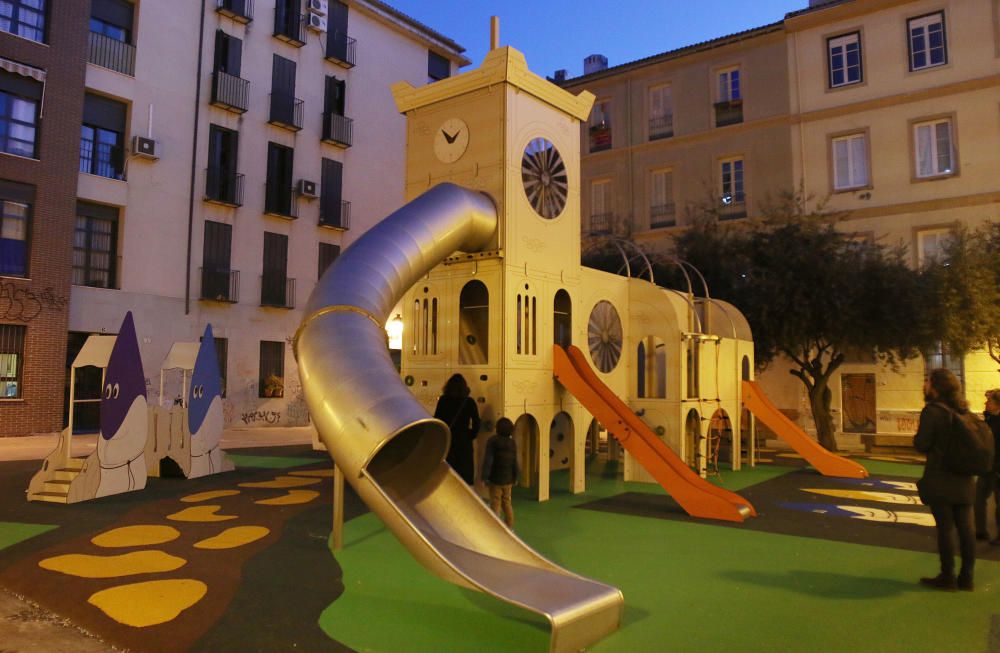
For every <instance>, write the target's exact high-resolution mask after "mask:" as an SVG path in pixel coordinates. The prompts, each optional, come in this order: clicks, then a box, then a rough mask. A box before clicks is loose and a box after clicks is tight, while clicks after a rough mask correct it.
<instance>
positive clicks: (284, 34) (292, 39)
mask: <svg viewBox="0 0 1000 653" xmlns="http://www.w3.org/2000/svg"><path fill="white" fill-rule="evenodd" d="M296 2H298V0H296ZM293 4H294V3H293ZM299 4H301V2H299ZM303 29H305V28H304V26H303V25H302V14H301V13H300V12H299V11H296V10H295V7H293V6H290V5H285V4H282V0H278V3H277V5H276V6H275V7H274V38H276V39H279V40H281V41H284V42H286V43H289V44H291V45H294V46H295V47H297V48H301V47H302V46H303V45H305V44H306V40H305V36H304V35H303V33H302V31H303Z"/></svg>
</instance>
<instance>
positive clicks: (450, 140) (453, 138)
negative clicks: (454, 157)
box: [441, 129, 462, 145]
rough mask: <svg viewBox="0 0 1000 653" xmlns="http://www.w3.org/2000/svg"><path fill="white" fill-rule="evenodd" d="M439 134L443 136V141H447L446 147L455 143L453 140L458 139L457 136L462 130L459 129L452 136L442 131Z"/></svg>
mask: <svg viewBox="0 0 1000 653" xmlns="http://www.w3.org/2000/svg"><path fill="white" fill-rule="evenodd" d="M441 133H442V134H443V135H444V140H446V141H448V145H451V144H452V143H454V142H455V139H456V138H458V135H459V134H461V133H462V130H461V129H459V130H458V131H457V132H455V135H454V136H452V135H451V134H449V133H448V132H446V131H445V130H443V129H442V130H441Z"/></svg>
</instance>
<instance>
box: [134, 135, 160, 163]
mask: <svg viewBox="0 0 1000 653" xmlns="http://www.w3.org/2000/svg"><path fill="white" fill-rule="evenodd" d="M132 154H133V155H134V156H141V157H142V158H144V159H159V158H160V156H159V155H158V154H157V153H156V141H154V140H153V139H152V138H146V137H145V136H133V137H132Z"/></svg>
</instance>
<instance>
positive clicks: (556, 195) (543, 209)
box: [521, 138, 569, 220]
mask: <svg viewBox="0 0 1000 653" xmlns="http://www.w3.org/2000/svg"><path fill="white" fill-rule="evenodd" d="M521 181H522V183H523V184H524V194H525V195H527V197H528V203H529V204H531V208H533V209H535V213H537V214H538V215H540V216H542V217H543V218H545V219H547V220H551V219H553V218H557V217H559V215H560V214H562V212H563V209H564V208H566V195H567V192H568V186H569V184H568V182H567V177H566V165H565V164H564V163H563V160H562V156H560V155H559V150H557V149H556V146H555V145H553V144H552V142H551V141H549V140H548V139H545V138H534V139H532V140H531V142H529V143H528V146H527V147H525V148H524V156H523V157H522V158H521Z"/></svg>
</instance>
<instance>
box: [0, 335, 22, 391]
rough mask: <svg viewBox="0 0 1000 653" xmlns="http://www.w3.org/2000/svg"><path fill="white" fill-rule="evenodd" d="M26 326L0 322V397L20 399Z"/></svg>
mask: <svg viewBox="0 0 1000 653" xmlns="http://www.w3.org/2000/svg"><path fill="white" fill-rule="evenodd" d="M25 330H26V327H23V326H15V325H13V324H0V399H20V398H21V395H22V391H23V388H22V387H21V375H22V372H23V370H24V332H25Z"/></svg>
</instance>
